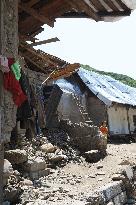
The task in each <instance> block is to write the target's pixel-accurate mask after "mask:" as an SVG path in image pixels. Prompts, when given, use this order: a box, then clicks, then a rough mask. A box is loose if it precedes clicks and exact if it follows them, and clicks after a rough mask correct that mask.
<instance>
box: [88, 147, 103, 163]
mask: <svg viewBox="0 0 136 205" xmlns="http://www.w3.org/2000/svg"><path fill="white" fill-rule="evenodd" d="M85 157H86V160H87V161H88V162H98V161H99V160H100V159H101V154H100V152H99V151H98V150H91V151H88V152H85Z"/></svg>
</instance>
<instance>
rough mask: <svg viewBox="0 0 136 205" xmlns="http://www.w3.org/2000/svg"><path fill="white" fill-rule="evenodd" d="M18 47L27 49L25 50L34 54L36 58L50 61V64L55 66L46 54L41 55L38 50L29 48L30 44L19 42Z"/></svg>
mask: <svg viewBox="0 0 136 205" xmlns="http://www.w3.org/2000/svg"><path fill="white" fill-rule="evenodd" d="M20 47H21V48H23V49H25V50H27V51H29V52H30V53H32V54H34V55H35V56H37V57H38V58H40V59H42V60H44V61H46V60H47V62H48V63H50V65H52V66H56V63H53V62H52V61H51V60H50V59H49V58H48V57H47V56H45V55H42V54H41V53H40V52H38V51H36V50H35V49H33V48H31V47H30V46H28V45H23V44H20Z"/></svg>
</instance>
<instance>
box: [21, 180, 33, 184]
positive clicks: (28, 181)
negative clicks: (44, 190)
mask: <svg viewBox="0 0 136 205" xmlns="http://www.w3.org/2000/svg"><path fill="white" fill-rule="evenodd" d="M23 185H27V186H33V182H32V181H31V180H29V179H24V181H23Z"/></svg>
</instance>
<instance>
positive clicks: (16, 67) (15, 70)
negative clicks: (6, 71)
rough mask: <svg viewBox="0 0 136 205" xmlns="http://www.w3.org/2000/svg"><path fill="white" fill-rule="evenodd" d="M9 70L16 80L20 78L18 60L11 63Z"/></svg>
mask: <svg viewBox="0 0 136 205" xmlns="http://www.w3.org/2000/svg"><path fill="white" fill-rule="evenodd" d="M11 70H12V72H13V73H14V75H15V78H16V80H19V79H20V78H21V66H20V64H19V62H18V61H16V62H15V63H13V64H12V65H11Z"/></svg>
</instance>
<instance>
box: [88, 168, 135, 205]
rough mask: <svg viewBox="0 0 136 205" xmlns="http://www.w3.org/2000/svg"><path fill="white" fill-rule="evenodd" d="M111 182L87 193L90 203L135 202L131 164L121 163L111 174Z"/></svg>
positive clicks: (133, 174) (108, 204)
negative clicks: (115, 171)
mask: <svg viewBox="0 0 136 205" xmlns="http://www.w3.org/2000/svg"><path fill="white" fill-rule="evenodd" d="M112 180H113V182H111V183H109V184H106V185H105V186H102V187H100V188H99V189H97V190H94V192H91V193H89V192H88V194H87V196H86V199H87V202H88V204H91V205H125V204H135V202H134V201H135V197H136V191H135V190H136V187H135V180H136V178H135V170H134V169H133V166H131V165H123V166H121V167H120V169H119V170H118V171H117V173H115V174H114V175H113V176H112Z"/></svg>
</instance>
